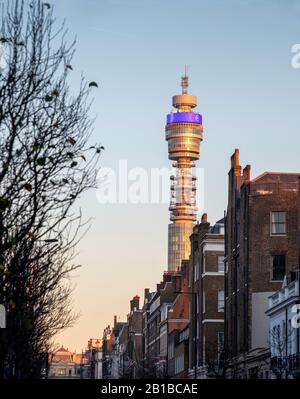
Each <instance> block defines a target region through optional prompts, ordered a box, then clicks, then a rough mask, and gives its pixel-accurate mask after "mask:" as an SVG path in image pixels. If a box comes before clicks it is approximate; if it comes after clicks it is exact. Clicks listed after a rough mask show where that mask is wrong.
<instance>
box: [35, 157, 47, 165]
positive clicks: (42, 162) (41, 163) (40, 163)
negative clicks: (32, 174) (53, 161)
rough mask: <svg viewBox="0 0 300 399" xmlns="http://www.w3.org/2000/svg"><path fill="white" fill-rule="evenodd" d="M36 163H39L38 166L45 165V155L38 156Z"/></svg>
mask: <svg viewBox="0 0 300 399" xmlns="http://www.w3.org/2000/svg"><path fill="white" fill-rule="evenodd" d="M36 163H37V165H39V166H45V164H46V158H45V157H42V158H38V159H37V160H36Z"/></svg>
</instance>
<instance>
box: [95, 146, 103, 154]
mask: <svg viewBox="0 0 300 399" xmlns="http://www.w3.org/2000/svg"><path fill="white" fill-rule="evenodd" d="M102 150H104V147H103V145H101V146H100V147H98V148H97V149H96V154H100V152H101V151H102Z"/></svg>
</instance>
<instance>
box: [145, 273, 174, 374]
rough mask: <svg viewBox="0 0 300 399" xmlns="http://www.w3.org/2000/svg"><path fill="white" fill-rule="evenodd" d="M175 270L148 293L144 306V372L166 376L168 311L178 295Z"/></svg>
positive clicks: (165, 275)
mask: <svg viewBox="0 0 300 399" xmlns="http://www.w3.org/2000/svg"><path fill="white" fill-rule="evenodd" d="M173 274H174V272H165V273H164V275H163V280H162V281H161V282H160V283H159V284H157V287H156V291H155V292H154V293H151V294H149V295H148V297H147V298H146V300H145V304H144V307H143V318H144V320H143V325H144V329H143V331H144V374H145V377H155V378H164V377H166V374H167V350H168V349H167V348H168V333H167V330H168V321H167V315H168V311H169V309H170V307H171V305H172V303H173V301H174V299H175V297H176V295H177V294H176V293H175V287H174V281H173V278H172V275H173Z"/></svg>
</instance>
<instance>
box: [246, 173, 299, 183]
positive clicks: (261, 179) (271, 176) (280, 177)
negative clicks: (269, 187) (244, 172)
mask: <svg viewBox="0 0 300 399" xmlns="http://www.w3.org/2000/svg"><path fill="white" fill-rule="evenodd" d="M299 177H300V172H299V173H285V172H264V173H262V174H260V175H259V176H257V177H255V178H254V179H252V180H251V183H297V182H298V178H299Z"/></svg>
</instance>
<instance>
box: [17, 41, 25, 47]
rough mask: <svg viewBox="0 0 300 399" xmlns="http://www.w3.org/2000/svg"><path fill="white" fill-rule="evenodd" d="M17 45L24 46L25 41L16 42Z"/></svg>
mask: <svg viewBox="0 0 300 399" xmlns="http://www.w3.org/2000/svg"><path fill="white" fill-rule="evenodd" d="M17 46H25V43H24V42H19V43H17Z"/></svg>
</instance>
